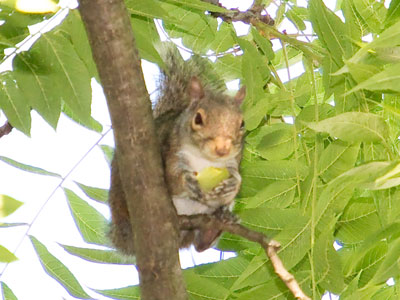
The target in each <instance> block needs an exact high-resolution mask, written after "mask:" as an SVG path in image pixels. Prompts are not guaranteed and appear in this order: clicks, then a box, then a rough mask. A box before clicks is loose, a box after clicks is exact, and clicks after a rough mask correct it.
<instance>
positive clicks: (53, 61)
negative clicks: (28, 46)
mask: <svg viewBox="0 0 400 300" xmlns="http://www.w3.org/2000/svg"><path fill="white" fill-rule="evenodd" d="M31 51H37V52H38V53H40V56H41V57H46V60H47V62H48V65H50V66H51V70H50V71H49V73H48V76H49V79H51V82H52V83H53V86H52V87H51V89H52V94H55V95H57V96H58V98H59V99H62V100H63V101H64V103H65V104H66V105H67V106H68V108H69V109H70V110H71V111H72V113H73V114H74V115H75V116H76V117H77V118H78V119H79V120H81V121H82V122H83V123H85V124H86V123H87V124H90V121H91V116H90V105H91V99H92V91H91V85H90V81H91V77H90V75H89V72H88V69H87V68H86V66H85V64H84V63H83V62H82V60H81V59H80V57H79V56H78V54H77V53H76V51H75V49H74V47H73V46H72V44H71V42H70V41H69V40H68V39H67V38H65V37H64V36H63V35H60V34H55V33H52V32H49V33H45V34H43V35H42V36H41V38H40V39H39V40H38V41H37V42H36V44H34V45H33V47H32V50H31ZM57 92H58V93H57Z"/></svg>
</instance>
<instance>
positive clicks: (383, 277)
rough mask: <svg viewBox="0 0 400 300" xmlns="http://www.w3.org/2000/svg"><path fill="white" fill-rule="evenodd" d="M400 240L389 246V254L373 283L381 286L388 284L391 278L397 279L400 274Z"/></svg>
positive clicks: (380, 266) (375, 275)
mask: <svg viewBox="0 0 400 300" xmlns="http://www.w3.org/2000/svg"><path fill="white" fill-rule="evenodd" d="M399 253H400V239H399V238H397V240H395V241H393V242H392V243H390V244H389V249H388V251H387V254H386V256H385V258H384V260H383V261H382V263H381V264H380V265H379V268H378V270H377V271H376V273H375V274H374V275H373V278H372V282H373V283H375V284H380V283H382V282H386V281H387V280H388V279H389V278H391V277H397V276H398V275H399V274H400V262H399Z"/></svg>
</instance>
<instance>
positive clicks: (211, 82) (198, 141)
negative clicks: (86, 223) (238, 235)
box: [109, 46, 246, 255]
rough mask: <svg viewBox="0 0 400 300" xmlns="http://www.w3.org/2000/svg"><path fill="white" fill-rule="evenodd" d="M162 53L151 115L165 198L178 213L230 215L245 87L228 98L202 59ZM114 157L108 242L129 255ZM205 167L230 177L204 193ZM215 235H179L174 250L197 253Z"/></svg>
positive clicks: (125, 212) (127, 223)
mask: <svg viewBox="0 0 400 300" xmlns="http://www.w3.org/2000/svg"><path fill="white" fill-rule="evenodd" d="M166 49H167V50H165V51H163V52H164V53H163V55H162V57H163V60H164V68H163V71H162V74H161V79H160V83H159V87H160V94H159V98H158V101H157V104H156V106H155V108H154V112H153V116H154V120H155V125H156V130H157V135H158V138H159V142H160V146H161V155H162V159H163V164H164V169H165V170H164V171H165V172H164V174H165V181H166V184H167V187H168V190H169V193H170V196H171V198H172V201H173V204H174V206H175V208H176V211H177V213H178V215H195V214H216V215H217V214H225V213H226V212H230V211H231V209H232V206H233V200H234V198H235V196H236V194H237V193H238V191H239V188H240V183H241V176H240V174H239V163H240V159H241V155H242V148H243V135H244V131H245V129H244V122H243V116H242V112H241V110H240V105H241V103H242V102H243V99H244V98H245V94H246V92H245V87H242V88H241V89H240V90H239V91H238V92H237V93H236V95H235V96H234V97H231V96H228V95H226V94H225V93H224V92H225V89H224V84H223V82H221V81H220V80H218V79H217V77H216V76H215V74H214V73H212V72H211V69H210V68H209V66H208V64H209V63H210V62H209V61H208V60H206V59H204V58H199V57H192V58H191V59H190V60H188V61H184V60H183V59H182V58H181V56H180V54H179V52H178V51H177V49H176V48H173V47H171V46H169V47H167V48H166ZM207 67H208V68H207ZM117 159H118V158H117V157H114V159H113V161H112V165H111V187H110V193H109V205H110V209H111V215H112V221H111V229H110V239H111V241H112V243H113V245H114V246H115V247H116V248H117V249H118V250H120V251H121V252H122V253H124V254H127V255H134V245H133V234H132V230H131V225H130V221H129V213H128V208H127V204H126V197H125V195H124V192H123V189H122V184H121V179H120V177H119V171H118V164H117V163H116V161H117ZM207 167H216V168H227V170H228V171H229V174H230V176H229V178H227V179H225V180H223V181H222V182H221V183H219V184H218V185H217V186H216V187H214V188H213V189H212V190H211V191H208V192H205V191H203V190H202V189H201V188H200V186H199V183H198V181H197V178H196V174H198V173H199V172H201V171H202V170H203V169H204V168H207ZM220 234H221V232H220V231H218V230H215V229H208V230H203V231H201V230H193V231H188V230H185V231H181V237H180V238H181V241H180V247H181V248H184V247H188V246H190V245H191V244H193V245H194V246H195V248H196V250H197V251H203V250H206V249H208V248H209V247H211V246H212V245H213V243H214V242H215V241H216V239H217V238H218V237H219V235H220Z"/></svg>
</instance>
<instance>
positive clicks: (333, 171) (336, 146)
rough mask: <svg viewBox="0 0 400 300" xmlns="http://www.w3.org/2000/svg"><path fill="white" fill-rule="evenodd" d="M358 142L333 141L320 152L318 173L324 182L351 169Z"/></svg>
mask: <svg viewBox="0 0 400 300" xmlns="http://www.w3.org/2000/svg"><path fill="white" fill-rule="evenodd" d="M359 149H360V144H349V143H345V142H343V141H340V140H336V141H333V142H332V143H331V144H330V145H329V146H328V147H326V148H325V150H324V151H323V152H322V154H321V157H320V159H319V162H318V174H319V176H321V178H322V179H323V180H324V181H325V182H329V181H330V180H332V179H333V178H335V177H337V176H339V175H340V174H342V173H344V172H345V171H347V170H349V169H351V168H352V167H353V166H354V164H355V162H356V159H357V157H358V152H359Z"/></svg>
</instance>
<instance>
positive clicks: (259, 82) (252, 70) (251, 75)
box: [238, 38, 270, 130]
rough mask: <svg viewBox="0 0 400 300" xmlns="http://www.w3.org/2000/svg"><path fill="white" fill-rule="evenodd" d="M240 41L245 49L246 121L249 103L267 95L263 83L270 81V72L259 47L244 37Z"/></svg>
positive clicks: (243, 72) (243, 60) (243, 62)
mask: <svg viewBox="0 0 400 300" xmlns="http://www.w3.org/2000/svg"><path fill="white" fill-rule="evenodd" d="M238 42H239V45H240V48H241V49H243V51H244V54H243V57H242V75H243V80H244V84H245V85H246V101H245V103H244V113H245V122H247V120H248V119H249V118H248V117H246V110H247V107H249V105H252V106H253V105H254V104H255V103H257V102H259V101H262V100H261V99H262V98H264V96H265V94H264V91H263V85H264V84H265V83H266V82H268V80H269V77H270V74H269V68H268V65H267V64H266V62H265V58H264V57H263V56H262V55H261V54H260V53H259V52H258V51H257V48H256V47H255V46H254V45H253V44H251V43H250V42H248V41H246V40H244V39H243V38H238ZM257 125H258V124H257ZM246 128H247V124H246ZM251 129H253V128H251ZM249 130H250V128H249Z"/></svg>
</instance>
